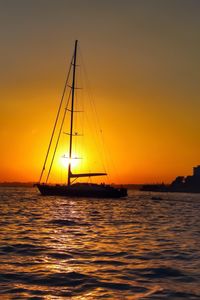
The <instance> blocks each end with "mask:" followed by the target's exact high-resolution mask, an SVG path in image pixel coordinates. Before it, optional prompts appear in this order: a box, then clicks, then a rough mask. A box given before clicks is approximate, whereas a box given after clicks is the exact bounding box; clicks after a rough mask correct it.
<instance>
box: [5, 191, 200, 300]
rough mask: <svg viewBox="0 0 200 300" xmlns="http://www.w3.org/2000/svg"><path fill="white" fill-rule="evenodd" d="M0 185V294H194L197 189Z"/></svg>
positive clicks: (198, 265) (199, 261)
mask: <svg viewBox="0 0 200 300" xmlns="http://www.w3.org/2000/svg"><path fill="white" fill-rule="evenodd" d="M154 196H155V194H153V193H148V192H138V191H129V196H128V198H127V199H121V200H114V199H113V200H112V199H110V200H106V199H105V200H104V199H102V200H96V199H72V198H68V199H67V198H61V197H43V196H40V195H39V194H38V192H37V190H36V189H34V188H0V299H35V300H36V299H48V300H49V299H73V300H77V299H80V300H83V299H84V300H85V299H88V300H93V299H128V300H130V299H159V300H161V299H170V300H171V299H177V300H180V299H200V195H193V194H170V193H166V194H156V197H158V196H160V197H162V199H160V200H159V199H157V200H156V199H152V197H154Z"/></svg>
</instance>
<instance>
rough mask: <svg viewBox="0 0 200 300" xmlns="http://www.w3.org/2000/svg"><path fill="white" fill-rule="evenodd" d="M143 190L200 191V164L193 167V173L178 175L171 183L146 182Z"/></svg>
mask: <svg viewBox="0 0 200 300" xmlns="http://www.w3.org/2000/svg"><path fill="white" fill-rule="evenodd" d="M141 190H142V191H152V192H177V193H200V165H198V166H196V167H193V175H189V176H186V177H185V176H177V177H176V178H175V179H174V180H173V181H172V183H171V184H170V185H165V184H146V185H143V186H142V188H141Z"/></svg>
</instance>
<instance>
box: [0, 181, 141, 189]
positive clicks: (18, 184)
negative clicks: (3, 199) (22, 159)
mask: <svg viewBox="0 0 200 300" xmlns="http://www.w3.org/2000/svg"><path fill="white" fill-rule="evenodd" d="M35 184H36V183H35V182H19V181H12V182H8V181H4V182H0V186H2V187H34V185H35ZM111 185H113V186H115V187H121V186H123V187H125V188H127V189H130V190H140V189H141V188H142V186H143V184H111Z"/></svg>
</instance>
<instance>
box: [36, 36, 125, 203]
mask: <svg viewBox="0 0 200 300" xmlns="http://www.w3.org/2000/svg"><path fill="white" fill-rule="evenodd" d="M77 44H78V41H77V40H76V41H75V48H74V53H73V56H72V61H71V65H70V69H69V73H68V76H67V80H66V83H65V88H64V92H63V96H62V99H61V103H60V106H59V109H58V113H57V117H56V122H55V125H54V129H53V132H52V136H51V140H50V144H49V147H48V150H47V154H46V158H45V161H44V165H43V168H42V172H41V175H40V179H39V182H38V183H37V184H36V186H37V188H38V189H39V191H40V193H41V194H42V195H59V196H67V197H92V198H121V197H125V196H127V189H126V188H123V187H121V188H116V187H113V186H111V185H107V184H94V183H79V182H78V183H74V181H75V180H77V179H78V178H81V177H93V176H104V175H107V174H106V173H104V172H96V173H81V174H80V173H78V174H77V173H76V174H75V173H72V166H71V161H72V148H73V136H74V135H77V133H75V134H74V133H73V121H74V113H75V109H74V107H75V105H74V103H75V89H76V88H77V87H76V86H75V83H76V67H77V64H76V59H77ZM71 72H72V82H71V84H69V83H68V79H69V77H70V76H69V74H70V73H71ZM67 86H68V87H70V89H71V91H70V96H71V97H70V98H71V99H70V101H71V106H70V108H69V109H67V110H68V111H69V112H70V129H69V134H68V135H69V149H68V151H69V152H68V153H69V156H68V157H69V163H68V172H67V182H66V184H49V183H48V178H49V175H50V172H51V166H52V163H51V166H50V169H49V173H48V176H47V179H46V182H45V183H42V177H43V172H44V170H45V167H46V163H47V159H48V156H49V152H50V148H51V145H52V139H53V136H54V134H55V128H56V126H57V122H58V118H59V115H60V111H61V106H62V102H63V98H64V95H65V91H66V87H67ZM63 121H64V120H63ZM62 123H63V122H62ZM57 144H58V143H57ZM56 147H57V145H56ZM55 152H56V148H55V149H54V152H53V153H54V154H53V159H54V156H55ZM52 162H53V160H52Z"/></svg>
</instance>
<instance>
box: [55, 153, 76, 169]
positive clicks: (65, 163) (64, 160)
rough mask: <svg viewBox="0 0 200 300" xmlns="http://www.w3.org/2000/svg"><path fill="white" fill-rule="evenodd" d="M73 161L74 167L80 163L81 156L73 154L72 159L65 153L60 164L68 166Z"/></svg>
mask: <svg viewBox="0 0 200 300" xmlns="http://www.w3.org/2000/svg"><path fill="white" fill-rule="evenodd" d="M69 163H71V166H72V167H76V166H77V165H78V164H79V158H78V157H77V156H76V155H73V157H72V158H71V159H69V157H68V156H66V155H65V154H64V155H62V156H61V157H60V164H61V166H62V167H64V168H67V167H68V166H69Z"/></svg>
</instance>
